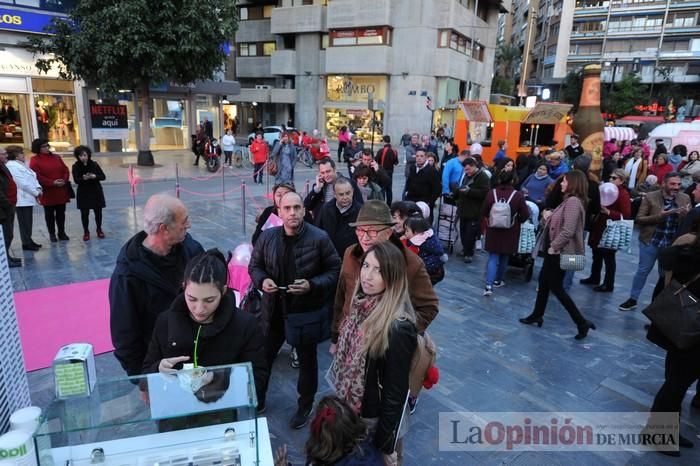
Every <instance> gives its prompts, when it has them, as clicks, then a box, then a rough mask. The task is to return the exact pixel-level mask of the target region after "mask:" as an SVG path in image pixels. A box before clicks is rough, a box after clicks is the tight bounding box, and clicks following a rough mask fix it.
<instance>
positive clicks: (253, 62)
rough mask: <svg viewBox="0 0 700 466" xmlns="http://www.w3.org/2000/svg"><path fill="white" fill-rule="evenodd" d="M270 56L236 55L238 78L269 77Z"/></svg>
mask: <svg viewBox="0 0 700 466" xmlns="http://www.w3.org/2000/svg"><path fill="white" fill-rule="evenodd" d="M270 74H271V73H270V57H236V77H237V78H269V77H270Z"/></svg>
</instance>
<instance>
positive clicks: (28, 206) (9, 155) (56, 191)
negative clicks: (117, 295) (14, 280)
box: [0, 139, 106, 267]
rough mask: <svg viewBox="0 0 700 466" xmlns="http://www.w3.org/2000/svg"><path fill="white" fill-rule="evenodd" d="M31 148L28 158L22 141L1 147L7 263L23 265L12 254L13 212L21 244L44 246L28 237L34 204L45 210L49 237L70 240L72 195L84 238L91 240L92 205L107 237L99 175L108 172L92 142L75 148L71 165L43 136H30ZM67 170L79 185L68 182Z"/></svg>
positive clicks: (0, 207) (0, 209) (98, 228)
mask: <svg viewBox="0 0 700 466" xmlns="http://www.w3.org/2000/svg"><path fill="white" fill-rule="evenodd" d="M31 151H32V157H31V159H27V158H26V156H25V154H24V148H23V147H21V146H16V145H10V146H7V147H4V148H1V147H0V222H2V230H3V236H4V238H5V245H4V246H5V251H6V253H7V262H8V265H9V266H10V267H21V266H22V260H21V259H19V258H16V257H13V256H12V255H11V254H10V246H11V244H12V241H13V239H14V227H15V218H16V219H17V224H18V226H19V233H20V237H21V240H22V250H24V251H38V250H39V249H41V247H42V245H41V244H39V243H37V242H35V241H34V239H33V238H32V232H33V223H34V222H33V218H34V217H33V215H34V207H35V206H38V205H41V206H42V208H43V210H44V219H45V221H46V229H47V230H48V232H49V240H50V241H51V242H52V243H57V242H58V241H59V240H60V241H69V240H70V238H69V237H68V235H67V234H66V205H67V204H68V203H69V202H70V201H71V199H75V200H76V204H77V207H78V209H79V210H80V218H81V221H82V225H83V241H89V240H90V229H89V224H90V221H89V217H90V211H91V210H92V211H93V214H94V217H95V232H96V234H97V237H98V238H100V239H102V238H104V237H105V234H104V231H103V230H102V209H103V208H104V207H105V197H104V193H103V191H102V184H101V181H104V180H105V179H106V177H105V174H104V172H103V171H102V168H100V165H99V164H98V163H97V162H95V161H94V160H92V151H91V150H90V148H89V147H87V146H78V147H76V148H75V149H74V151H73V156H74V157H75V159H76V161H75V163H74V164H73V166H72V168H71V170H70V171H69V170H68V166H66V164H65V163H64V162H63V158H62V157H61V156H60V155H58V154H55V153H53V152H51V150H50V147H49V141H48V140H47V139H35V140H34V141H32V147H31ZM71 173H72V175H73V182H74V183H75V184H76V185H77V190H76V189H73V185H72V184H71Z"/></svg>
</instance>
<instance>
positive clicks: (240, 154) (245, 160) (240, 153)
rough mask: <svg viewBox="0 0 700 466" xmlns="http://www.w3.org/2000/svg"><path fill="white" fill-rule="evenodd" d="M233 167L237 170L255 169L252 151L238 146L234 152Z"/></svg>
mask: <svg viewBox="0 0 700 466" xmlns="http://www.w3.org/2000/svg"><path fill="white" fill-rule="evenodd" d="M233 165H234V166H235V167H236V168H241V167H245V168H253V165H254V164H253V161H252V160H251V154H250V150H248V148H247V147H246V146H236V147H235V148H234V150H233Z"/></svg>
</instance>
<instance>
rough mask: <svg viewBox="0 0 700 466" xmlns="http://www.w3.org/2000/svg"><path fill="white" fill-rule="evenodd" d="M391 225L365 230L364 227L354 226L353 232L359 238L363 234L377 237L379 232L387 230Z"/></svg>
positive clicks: (372, 237)
mask: <svg viewBox="0 0 700 466" xmlns="http://www.w3.org/2000/svg"><path fill="white" fill-rule="evenodd" d="M390 228H391V227H384V228H380V229H379V230H366V229H364V228H355V234H356V235H357V238H358V239H361V238H362V237H363V236H364V235H367V237H368V238H369V239H377V236H379V233H381V232H382V231H385V230H388V229H390Z"/></svg>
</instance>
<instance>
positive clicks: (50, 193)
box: [29, 139, 70, 243]
mask: <svg viewBox="0 0 700 466" xmlns="http://www.w3.org/2000/svg"><path fill="white" fill-rule="evenodd" d="M32 152H33V153H34V154H35V155H34V157H32V159H31V161H30V162H29V168H31V169H32V170H34V172H35V173H36V177H37V179H38V180H39V184H40V185H41V188H42V190H43V194H42V195H41V197H40V198H39V201H40V202H41V205H42V206H44V219H45V220H46V229H47V230H48V231H49V238H50V239H51V242H52V243H55V242H57V241H58V240H59V239H60V240H61V241H68V240H69V238H68V235H66V228H65V224H66V204H67V203H68V202H69V201H70V195H69V189H70V174H69V171H68V167H67V166H66V164H65V163H63V159H62V158H61V156H60V155H57V154H54V153H52V152H51V150H50V149H49V141H48V140H47V139H35V140H34V141H32ZM56 229H58V239H57V238H56Z"/></svg>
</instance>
